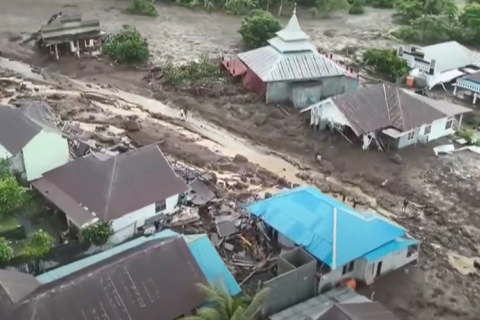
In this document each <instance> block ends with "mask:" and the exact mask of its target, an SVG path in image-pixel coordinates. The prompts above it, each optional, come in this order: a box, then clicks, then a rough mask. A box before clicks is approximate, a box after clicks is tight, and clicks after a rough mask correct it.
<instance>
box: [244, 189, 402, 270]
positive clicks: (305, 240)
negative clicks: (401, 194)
mask: <svg viewBox="0 0 480 320" xmlns="http://www.w3.org/2000/svg"><path fill="white" fill-rule="evenodd" d="M247 210H248V211H249V212H251V213H252V214H254V215H256V216H259V217H261V218H262V219H263V220H264V221H265V222H266V223H267V224H269V225H270V226H272V227H273V228H274V229H276V230H278V231H279V232H281V233H282V234H284V235H285V236H287V237H288V238H290V239H291V240H292V241H294V242H295V243H297V244H298V245H301V246H303V247H304V249H305V250H307V251H308V252H309V253H310V254H312V255H313V256H315V257H316V258H317V259H319V260H321V261H322V262H324V263H326V264H327V265H329V266H330V267H332V266H336V267H337V268H338V267H341V266H343V265H345V264H347V263H349V262H351V261H353V260H355V259H358V258H360V257H362V256H363V255H365V254H367V253H368V252H370V251H372V250H375V249H377V248H379V247H381V246H383V245H384V244H386V243H388V242H390V241H392V240H394V239H397V238H399V237H402V236H404V235H405V234H406V231H405V229H403V228H401V227H399V226H396V225H394V224H393V223H390V222H388V221H387V220H384V219H381V218H379V217H378V216H377V215H375V214H372V215H370V216H369V217H365V215H363V214H361V213H358V212H356V211H355V210H353V209H352V208H350V207H348V206H347V205H345V204H344V203H341V202H339V201H337V200H335V199H333V198H331V197H329V196H327V195H325V194H322V193H321V192H320V191H318V190H317V189H315V188H312V187H300V188H296V189H293V190H290V191H287V192H284V193H280V194H279V195H277V196H275V197H272V198H269V199H266V200H263V201H259V202H256V203H254V204H252V205H249V206H248V207H247ZM335 211H336V212H337V230H336V231H337V232H336V261H333V255H332V252H333V245H332V244H333V243H334V236H333V218H334V212H335ZM352 243H354V244H355V245H354V246H352Z"/></svg>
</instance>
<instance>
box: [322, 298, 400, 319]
mask: <svg viewBox="0 0 480 320" xmlns="http://www.w3.org/2000/svg"><path fill="white" fill-rule="evenodd" d="M316 320H400V319H399V318H398V317H397V316H395V315H394V314H393V312H391V311H390V310H388V309H387V308H385V307H384V306H383V305H382V304H381V303H379V302H360V303H342V304H336V305H334V306H332V307H331V308H330V309H328V310H327V311H326V312H325V313H324V314H322V315H321V316H320V317H319V318H318V319H316Z"/></svg>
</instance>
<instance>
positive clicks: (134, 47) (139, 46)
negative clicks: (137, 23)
mask: <svg viewBox="0 0 480 320" xmlns="http://www.w3.org/2000/svg"><path fill="white" fill-rule="evenodd" d="M103 53H104V54H106V55H107V56H109V57H110V58H111V59H113V60H115V62H118V63H142V62H145V61H147V60H148V58H149V56H150V52H149V50H148V43H147V40H146V39H144V38H143V37H142V35H141V34H140V32H138V30H137V29H135V28H131V27H130V26H127V27H125V28H124V29H123V30H121V31H119V32H117V33H114V34H112V35H109V36H108V37H107V39H106V40H105V44H104V45H103Z"/></svg>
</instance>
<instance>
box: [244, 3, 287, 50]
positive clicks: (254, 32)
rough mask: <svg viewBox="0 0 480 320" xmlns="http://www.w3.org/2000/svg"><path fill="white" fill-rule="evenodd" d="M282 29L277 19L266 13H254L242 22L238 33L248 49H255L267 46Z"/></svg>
mask: <svg viewBox="0 0 480 320" xmlns="http://www.w3.org/2000/svg"><path fill="white" fill-rule="evenodd" d="M281 29H282V27H281V26H280V23H279V22H278V20H277V19H275V17H274V16H272V15H271V14H270V13H269V12H266V11H254V12H252V13H251V14H250V15H249V16H247V17H245V18H244V19H243V21H242V24H241V26H240V29H238V33H239V34H240V35H241V36H242V39H243V42H244V43H245V46H246V47H247V48H248V49H256V48H260V47H262V46H265V45H267V44H268V42H267V40H268V39H271V38H273V37H274V36H275V33H276V32H277V31H280V30H281Z"/></svg>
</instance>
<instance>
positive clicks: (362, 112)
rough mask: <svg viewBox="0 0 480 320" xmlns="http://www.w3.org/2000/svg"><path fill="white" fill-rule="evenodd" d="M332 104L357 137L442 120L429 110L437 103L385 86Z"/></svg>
mask: <svg viewBox="0 0 480 320" xmlns="http://www.w3.org/2000/svg"><path fill="white" fill-rule="evenodd" d="M332 101H333V103H334V104H335V105H336V106H337V107H338V109H339V110H340V112H342V113H343V115H344V116H345V117H346V118H347V120H348V122H349V123H350V125H351V127H352V130H353V131H354V132H355V134H357V135H358V136H360V135H362V134H364V133H368V132H372V131H374V130H379V129H384V128H389V127H393V128H395V129H397V130H399V131H403V132H405V131H410V130H412V129H414V128H416V127H420V126H421V125H423V124H427V123H431V122H433V121H435V120H438V119H441V118H444V117H445V116H446V115H445V114H444V113H442V112H440V111H439V110H437V108H435V107H432V105H435V104H437V103H440V102H439V101H435V100H433V99H430V98H427V97H423V96H420V95H417V94H414V93H411V92H407V91H406V90H405V89H401V88H398V87H395V86H389V85H386V84H379V85H375V86H372V87H369V88H364V89H359V90H357V91H355V92H351V93H346V94H342V95H339V96H335V97H333V98H332ZM451 105H452V106H454V105H453V104H451Z"/></svg>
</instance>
